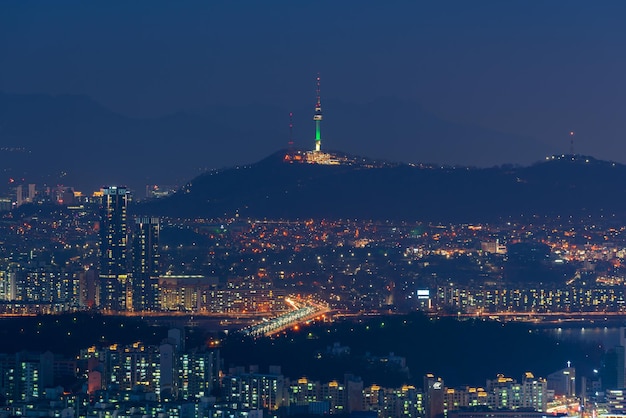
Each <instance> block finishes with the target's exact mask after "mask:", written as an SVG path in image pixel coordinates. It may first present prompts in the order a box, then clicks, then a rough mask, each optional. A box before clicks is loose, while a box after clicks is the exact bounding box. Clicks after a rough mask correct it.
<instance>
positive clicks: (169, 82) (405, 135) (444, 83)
mask: <svg viewBox="0 0 626 418" xmlns="http://www.w3.org/2000/svg"><path fill="white" fill-rule="evenodd" d="M1 7H2V13H1V14H0V57H2V58H1V66H2V77H0V91H2V92H3V93H4V95H2V96H0V99H1V100H0V109H2V111H1V112H0V143H1V144H2V145H3V146H4V147H8V148H11V147H13V148H20V147H25V148H27V149H28V151H29V152H31V153H32V154H31V156H30V157H29V158H30V159H31V160H32V161H33V162H36V164H37V165H38V166H39V165H41V164H43V163H44V162H45V161H46V159H45V158H43V157H42V156H44V155H45V156H46V157H47V158H48V165H49V167H50V170H49V171H50V172H48V173H45V175H47V176H48V177H49V181H50V182H52V181H56V182H64V183H73V184H76V183H78V182H83V183H87V182H89V184H85V185H84V187H85V188H86V187H87V186H89V187H92V188H93V187H99V186H100V185H102V184H109V183H112V182H116V183H120V182H121V183H125V184H133V185H136V187H139V186H138V185H140V184H141V183H153V182H161V183H163V182H164V183H168V184H172V183H177V184H181V183H183V182H184V181H186V180H188V179H190V178H192V177H194V176H195V175H197V174H199V173H200V172H202V171H204V170H206V169H211V168H222V167H228V166H232V165H237V164H248V163H251V162H254V161H257V160H259V159H261V158H262V157H265V156H266V155H268V154H270V153H272V152H274V151H276V150H278V149H280V148H284V147H285V146H286V143H287V141H288V135H289V134H288V128H287V126H288V114H289V112H293V113H294V138H295V143H296V146H298V147H300V148H303V149H309V148H310V147H311V146H312V145H311V144H312V142H311V141H312V139H313V130H312V123H311V116H312V110H313V109H312V108H313V105H314V101H315V93H314V80H315V77H316V75H317V73H320V74H321V77H322V96H323V105H324V112H325V121H324V124H325V127H324V129H325V131H324V139H325V144H326V146H327V149H333V150H341V151H344V152H349V153H351V154H355V155H363V156H367V157H372V158H383V159H387V160H391V161H402V162H413V163H417V162H424V163H439V164H462V165H472V166H491V165H496V164H508V163H512V164H529V163H533V162H536V161H539V160H541V159H543V158H544V157H545V156H547V155H551V154H555V153H568V152H569V150H570V138H569V132H570V131H574V132H575V144H574V147H575V152H577V153H580V154H586V155H592V156H595V157H597V158H601V159H610V160H616V161H618V162H626V159H624V158H623V157H621V156H622V155H625V152H624V151H626V149H625V147H626V145H625V144H626V142H625V141H623V140H622V138H623V132H626V126H624V125H625V122H624V118H622V117H621V116H620V115H621V114H623V112H624V110H625V109H624V104H623V100H622V97H623V95H624V93H626V92H625V89H626V85H625V83H624V78H623V74H624V70H626V68H625V67H626V60H625V59H624V56H623V54H622V51H623V49H624V45H625V42H626V34H624V31H623V28H622V17H623V16H624V14H625V12H626V6H625V5H624V4H623V2H619V1H609V2H601V3H593V4H590V3H588V2H582V1H557V2H548V3H546V2H500V1H481V2H478V3H475V2H471V3H469V2H462V1H449V2H436V3H431V2H411V1H401V2H394V3H392V4H382V3H380V2H374V1H359V2H354V1H348V2H341V3H337V2H333V1H319V2H315V3H314V4H313V3H309V2H289V1H278V2H273V3H272V4H271V5H268V4H266V3H259V2H253V1H242V2H221V1H218V2H200V1H189V2H183V3H178V2H177V3H171V2H165V1H151V2H143V1H139V2H132V3H127V2H107V3H100V2H96V3H94V2H89V3H85V2H80V1H65V0H64V1H61V2H54V3H50V2H45V1H39V2H37V1H32V2H19V1H8V2H3V4H2V6H1ZM7 95H9V96H7ZM14 95H19V96H18V97H15V96H14ZM22 95H50V96H52V97H50V98H48V99H47V100H48V101H46V100H43V99H42V98H41V97H39V98H34V97H32V96H30V97H24V96H22ZM64 95H80V96H85V98H84V100H83V99H77V98H75V99H74V101H72V100H71V99H68V98H67V97H59V96H64ZM42 100H43V102H44V104H42ZM89 100H93V101H94V102H95V103H90V102H89ZM68 102H69V103H68ZM45 103H47V105H48V106H51V107H52V108H53V109H56V110H57V112H58V113H57V115H55V116H54V118H53V119H52V120H50V119H47V118H46V117H44V116H41V115H38V114H37V112H36V110H41V109H42V108H44V109H45V106H46V104H45ZM100 105H101V106H103V108H100V107H98V106H100ZM77 107H78V108H79V109H81V110H82V111H83V112H84V113H80V112H79V113H75V110H73V109H76V108H77ZM29 110H30V111H32V112H31V114H30V116H29V114H28V112H29ZM108 111H111V112H115V113H118V114H119V115H121V118H119V117H112V116H111V115H110V114H109V113H108ZM46 114H48V113H46ZM72 115H74V117H75V118H76V119H78V120H72ZM128 118H130V120H129V119H128ZM136 118H140V120H136ZM146 118H147V119H148V120H146ZM111 119H113V122H111ZM68 120H69V122H73V123H75V124H78V126H81V127H80V128H79V127H76V126H74V127H72V124H71V123H69V124H68ZM107 121H108V122H107ZM81 123H83V124H86V125H87V126H86V127H84V129H83V126H82V125H81ZM33 125H35V126H40V127H41V129H42V130H45V131H46V132H47V133H48V135H44V134H42V132H33V128H34V127H33ZM116 141H117V142H116ZM107 143H110V144H112V145H113V146H115V147H119V146H121V145H122V144H124V145H126V147H127V148H128V149H129V151H127V153H125V154H122V155H111V154H112V153H109V156H108V160H109V163H112V164H115V165H117V166H118V172H120V173H123V176H121V175H120V176H119V177H116V176H115V175H112V174H109V175H108V177H107V176H106V175H105V174H104V172H103V171H104V169H103V168H102V166H101V163H100V162H99V160H100V159H99V158H97V156H98V153H99V152H101V151H102V150H103V149H106V146H107ZM177 145H179V147H178V148H177ZM76 148H79V149H80V153H78V152H73V150H75V149H76ZM179 148H184V150H180V149H179ZM142 151H143V152H144V154H145V155H144V157H145V159H148V160H151V163H152V165H151V166H150V165H148V164H144V162H145V161H143V160H142V159H141V158H140V157H139V156H138V155H136V154H138V153H141V152H142ZM118 154H119V153H118ZM80 155H84V156H87V155H88V156H89V157H93V158H92V159H95V160H97V161H92V162H91V163H90V164H86V163H82V165H81V163H79V162H77V161H76V160H78V159H80V158H79V156H80ZM12 156H13V155H12ZM38 156H39V157H40V158H37V157H38ZM129 159H134V160H135V161H136V165H139V166H141V169H140V170H139V169H136V170H135V171H133V170H131V169H128V168H126V167H127V166H128V164H127V163H126V161H128V160H129ZM9 160H10V159H9ZM90 166H91V167H92V170H91V171H93V174H87V175H86V174H85V171H89V170H88V168H89V167H90ZM157 167H158V168H157ZM16 170H17V169H16ZM31 171H32V170H31ZM60 173H64V174H60ZM29 174H31V173H26V174H24V175H19V177H24V176H26V177H28V175H29ZM32 176H34V173H33V175H32ZM41 176H42V175H41V174H40V173H37V177H39V178H40V177H41ZM124 177H126V178H124ZM70 180H71V181H70ZM81 186H83V185H81Z"/></svg>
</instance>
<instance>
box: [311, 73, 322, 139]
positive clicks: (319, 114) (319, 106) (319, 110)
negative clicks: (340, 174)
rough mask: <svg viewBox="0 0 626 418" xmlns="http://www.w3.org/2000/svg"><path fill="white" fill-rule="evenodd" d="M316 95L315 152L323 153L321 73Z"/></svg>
mask: <svg viewBox="0 0 626 418" xmlns="http://www.w3.org/2000/svg"><path fill="white" fill-rule="evenodd" d="M315 93H316V96H317V101H316V102H315V115H314V116H313V120H314V121H315V151H321V149H322V137H321V125H322V100H321V94H320V73H317V78H316V80H315Z"/></svg>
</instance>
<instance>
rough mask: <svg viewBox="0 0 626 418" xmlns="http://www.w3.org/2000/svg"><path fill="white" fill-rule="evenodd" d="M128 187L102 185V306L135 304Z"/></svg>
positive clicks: (112, 307)
mask: <svg viewBox="0 0 626 418" xmlns="http://www.w3.org/2000/svg"><path fill="white" fill-rule="evenodd" d="M128 199H129V192H128V190H127V189H126V187H117V186H109V187H104V188H102V207H101V209H102V213H101V220H100V256H101V258H100V300H99V303H100V306H101V307H102V308H103V309H106V310H111V311H125V310H129V309H131V308H132V291H131V290H132V289H131V284H130V280H129V275H128V265H127V258H126V256H127V245H128V227H127V219H126V216H127V214H126V211H127V207H128Z"/></svg>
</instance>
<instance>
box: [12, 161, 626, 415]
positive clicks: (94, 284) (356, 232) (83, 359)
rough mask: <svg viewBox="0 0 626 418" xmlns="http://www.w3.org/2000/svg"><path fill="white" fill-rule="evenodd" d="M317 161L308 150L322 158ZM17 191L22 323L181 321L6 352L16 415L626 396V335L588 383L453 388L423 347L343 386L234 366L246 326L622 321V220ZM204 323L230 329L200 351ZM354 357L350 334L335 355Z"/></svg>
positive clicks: (15, 303) (530, 376)
mask: <svg viewBox="0 0 626 418" xmlns="http://www.w3.org/2000/svg"><path fill="white" fill-rule="evenodd" d="M318 152H319V151H318ZM292 155H294V153H291V154H289V153H288V154H286V158H285V163H292V160H293V158H288V157H290V156H292ZM298 155H303V156H305V157H304V158H305V162H306V154H298ZM325 161H326V162H328V161H331V162H330V163H331V164H341V163H346V162H345V161H339V160H338V159H336V158H330V157H328V158H326V159H325ZM337 161H338V162H337ZM349 163H351V164H352V163H353V162H349ZM315 164H320V160H319V159H317V160H315ZM158 189H159V188H157V187H152V188H150V190H148V191H151V190H158ZM14 193H15V194H14V195H12V196H9V197H7V198H6V200H7V206H9V205H10V207H7V208H6V209H10V210H7V211H5V212H4V214H3V218H2V224H1V225H0V228H1V229H2V236H3V237H4V239H3V241H2V243H1V249H2V269H1V270H0V298H1V303H0V306H1V309H2V314H3V315H4V316H5V317H6V319H4V321H11V320H18V319H16V317H22V318H28V317H33V316H34V318H38V317H41V315H44V316H43V317H41V318H46V317H49V316H50V315H52V318H54V317H55V316H59V315H60V316H61V317H67V316H68V315H77V314H81V315H84V314H88V315H94V314H96V313H104V314H106V315H107V316H111V317H114V318H124V317H127V318H144V319H145V320H149V321H152V323H153V324H154V325H153V326H162V325H164V324H174V328H171V329H170V330H169V332H167V336H166V337H164V338H163V339H162V340H161V342H160V343H156V344H149V343H147V342H144V341H142V340H137V341H134V342H129V343H126V344H124V343H118V342H116V341H114V339H112V338H109V337H105V336H104V335H103V336H102V337H101V338H99V341H95V344H94V345H91V346H88V345H85V346H82V347H73V349H74V350H75V351H76V354H74V355H67V354H62V353H52V352H51V351H49V350H48V351H44V352H37V351H24V350H20V351H17V352H15V353H5V354H2V363H0V367H2V371H3V373H2V375H3V376H4V378H3V380H2V385H1V387H2V390H3V393H2V396H3V399H5V404H6V406H5V409H4V411H5V412H3V414H5V415H7V414H8V415H7V416H14V415H24V416H38V414H39V415H41V414H43V415H47V414H56V415H58V416H136V415H137V416H139V415H157V414H167V416H215V417H218V416H219V417H222V416H248V415H253V416H254V415H255V414H269V415H268V416H275V415H280V416H284V415H285V414H286V415H302V414H312V415H319V414H322V415H323V414H340V415H341V414H357V413H361V414H364V413H369V414H372V416H378V417H381V418H383V417H403V416H408V417H428V418H431V417H432V418H434V417H437V416H440V415H441V414H446V415H449V416H451V417H454V416H460V417H461V416H465V415H463V414H469V413H470V412H468V411H470V410H471V416H478V415H477V414H483V415H480V416H488V415H489V414H491V415H489V416H492V415H493V414H495V413H496V412H495V411H500V412H498V414H511V412H506V411H523V413H524V414H525V415H524V416H542V415H544V414H545V413H560V414H566V413H570V414H581V413H582V414H584V413H586V411H587V409H588V410H589V411H594V413H601V412H602V411H606V412H609V413H614V412H616V411H619V410H620V408H622V405H623V401H622V400H621V399H623V397H621V395H620V394H619V393H618V392H617V391H616V390H617V389H620V388H621V387H623V386H624V374H623V373H619V371H618V370H621V369H623V364H624V360H623V359H624V349H623V346H621V345H616V346H615V347H612V346H607V347H604V348H603V349H604V350H605V352H604V355H603V358H602V360H601V362H600V363H598V364H594V365H593V367H597V368H598V369H601V370H600V371H598V370H595V371H594V373H592V375H590V376H585V375H582V376H579V377H578V379H577V378H576V368H575V365H573V366H570V364H569V362H568V364H567V365H565V364H564V363H560V364H558V363H557V364H554V365H553V370H552V371H551V372H550V373H549V374H546V375H545V376H544V377H541V376H537V377H536V376H535V374H534V372H533V371H527V372H525V373H524V375H523V376H520V377H507V376H505V375H502V374H498V373H499V371H498V370H494V371H493V376H494V377H493V378H492V379H488V380H487V381H486V383H484V384H482V383H481V382H470V386H461V387H459V386H447V385H445V384H444V382H445V378H446V376H436V375H434V374H426V375H424V377H423V379H422V381H419V379H417V380H416V378H415V377H414V376H413V377H411V378H409V372H408V370H409V369H408V365H407V359H406V358H405V357H403V356H400V355H395V354H394V353H393V352H391V353H388V354H384V353H377V356H376V357H374V356H373V354H369V353H368V354H366V356H365V357H364V358H366V359H367V362H369V363H370V364H371V363H372V362H374V364H385V368H384V370H387V371H386V372H385V373H388V372H389V370H388V369H389V368H392V370H393V373H400V375H401V376H404V378H400V380H396V381H393V382H390V383H391V384H393V383H397V382H401V384H400V383H397V384H399V386H381V385H380V384H377V383H376V381H375V380H376V379H375V378H374V380H373V381H370V380H366V381H364V380H363V378H362V377H361V376H358V375H354V374H345V375H337V376H334V377H333V380H330V381H323V380H313V379H312V378H307V377H305V376H304V375H284V374H282V372H281V364H275V365H269V366H265V365H263V366H262V367H269V369H266V370H261V369H260V366H259V365H254V364H250V363H247V362H246V361H245V359H240V360H239V363H238V364H234V363H232V359H229V363H225V362H224V359H223V357H222V356H223V355H225V354H226V353H222V350H223V348H222V347H221V345H220V343H222V344H223V343H224V342H225V341H226V340H225V339H227V338H233V336H236V335H240V336H241V338H253V339H259V338H285V337H287V338H289V337H288V336H289V335H290V334H291V333H293V332H298V330H299V328H300V327H305V328H308V327H312V328H311V329H312V330H314V329H315V327H319V326H321V327H324V326H326V327H328V326H332V325H330V324H332V323H334V322H337V321H339V323H342V322H346V321H347V322H353V321H359V322H360V321H362V320H363V319H365V320H367V318H377V317H379V318H385V317H388V316H389V315H391V316H392V317H393V316H397V317H403V315H406V314H409V313H411V312H415V311H418V312H422V314H423V315H426V316H427V317H429V318H430V320H438V319H439V320H441V318H445V317H451V318H455V319H458V320H461V321H475V320H477V319H480V320H487V321H500V322H502V323H507V322H509V321H523V322H528V323H536V324H554V326H561V325H563V326H565V325H566V324H567V323H568V321H572V320H574V321H584V323H591V324H592V326H593V323H594V322H597V323H598V326H600V325H601V324H604V323H607V321H613V322H612V323H614V324H617V323H619V320H621V318H623V315H624V314H625V310H626V307H625V301H626V295H625V291H624V278H625V276H624V270H623V267H622V264H623V262H624V258H625V257H626V242H625V241H624V232H625V229H624V227H623V226H620V224H619V222H617V221H616V220H615V219H613V218H612V217H606V218H604V217H600V218H597V219H595V218H589V219H583V220H580V219H575V218H570V217H566V218H560V217H556V218H550V217H540V216H535V217H533V218H532V219H531V220H530V222H528V221H524V220H523V219H522V220H520V219H518V220H513V219H503V220H501V221H500V222H497V223H476V224H434V223H421V222H414V223H409V222H397V221H382V222H381V221H358V220H349V219H346V220H337V219H335V220H324V219H320V220H315V219H307V220H302V221H298V220H268V219H241V218H240V217H238V216H235V217H232V218H224V219H199V218H195V219H184V218H171V217H157V216H147V215H140V214H138V213H140V211H141V207H142V206H141V203H142V202H141V201H136V200H135V199H133V194H132V192H131V191H130V190H129V189H127V188H126V187H122V186H108V187H104V188H102V189H101V190H100V191H98V192H96V193H94V194H93V195H90V196H86V195H83V194H81V193H77V192H74V191H73V190H72V189H71V188H63V189H62V190H61V191H59V190H58V189H56V190H55V189H52V190H51V189H44V190H40V189H38V188H37V186H36V185H34V184H31V185H18V186H17V187H15V188H14ZM166 195H167V193H165V197H164V196H160V195H154V196H151V198H152V199H158V198H166ZM137 200H141V199H137ZM135 213H137V214H135ZM11 318H14V319H11ZM75 320H76V317H74V321H75ZM405 322H406V321H405ZM307 324H308V326H307ZM316 324H317V325H316ZM324 324H326V325H324ZM41 326H42V323H41V322H40V323H39V327H41ZM189 327H192V328H198V327H199V328H200V329H204V331H205V332H208V334H204V335H210V336H209V337H205V338H206V341H204V343H202V342H201V343H200V345H199V346H191V347H186V346H185V337H184V335H185V329H186V328H187V329H189ZM22 330H23V329H22ZM38 332H39V331H37V333H38ZM223 332H227V334H224V333H223ZM155 334H156V333H155ZM228 334H230V336H229V335H228ZM69 336H70V332H68V337H69ZM235 338H237V337H235ZM87 343H88V342H87V341H85V344H87ZM350 351H351V347H350V346H346V345H341V343H340V342H335V343H333V344H331V345H329V346H327V348H326V350H325V351H320V352H319V354H318V355H317V356H322V357H323V356H330V357H332V358H341V357H342V356H346V355H349V354H350ZM320 358H321V357H320ZM229 364H230V365H229ZM611 365H612V366H611ZM588 366H589V365H586V367H587V368H588ZM496 375H497V376H496ZM382 376H383V375H381V376H379V379H381V380H383V379H384V378H383V377H382ZM368 379H370V378H368ZM381 380H379V382H380V381H381ZM62 382H66V383H65V386H64V384H63V383H62ZM67 382H71V384H70V385H69V386H68V385H67ZM420 384H421V386H420ZM471 385H473V386H471ZM468 408H470V409H468ZM533 411H534V412H533ZM519 413H522V412H519ZM519 413H518V415H515V416H521V415H519ZM485 414H486V415H485ZM533 414H535V415H533ZM164 416H165V415H164ZM503 416H504V415H503ZM506 416H510V415H506Z"/></svg>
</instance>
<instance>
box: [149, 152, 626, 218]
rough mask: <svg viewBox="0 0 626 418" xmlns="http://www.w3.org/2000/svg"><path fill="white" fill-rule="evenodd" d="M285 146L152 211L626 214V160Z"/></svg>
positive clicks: (196, 184) (194, 184)
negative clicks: (328, 158) (430, 158)
mask: <svg viewBox="0 0 626 418" xmlns="http://www.w3.org/2000/svg"><path fill="white" fill-rule="evenodd" d="M283 156H284V151H281V152H277V153H275V154H272V155H270V156H269V157H267V158H265V159H263V160H261V161H259V162H258V163H256V164H251V165H247V166H242V167H236V168H232V169H227V170H220V171H215V172H211V173H206V174H203V175H201V176H199V177H197V178H195V179H194V180H192V181H191V182H190V183H188V184H187V185H186V186H185V187H184V188H183V189H182V190H181V191H180V192H178V193H177V194H175V195H173V196H171V197H169V198H166V199H162V200H156V201H149V202H146V203H144V204H143V205H141V206H139V207H138V208H137V211H139V212H142V213H146V214H148V213H149V214H155V215H167V216H181V217H208V218H219V217H224V216H226V217H229V216H234V215H235V214H239V215H240V216H243V217H253V218H272V219H278V218H282V219H307V218H330V219H339V218H343V219H346V218H351V219H354V218H357V219H373V220H406V221H434V222H478V221H489V220H494V219H497V218H502V217H507V216H515V217H518V216H532V215H542V216H543V215H553V216H569V215H573V216H586V215H607V216H609V215H611V214H618V215H620V216H621V215H623V214H624V213H626V211H625V209H626V205H625V204H626V183H625V182H624V181H623V179H624V178H626V166H624V165H622V164H618V163H612V162H606V161H600V160H596V159H593V158H592V157H585V156H559V157H554V158H552V159H550V160H548V161H544V162H541V163H536V164H534V165H531V166H525V167H517V166H500V167H492V168H467V167H454V166H448V167H446V166H442V167H439V166H432V165H422V166H411V165H407V164H385V165H381V166H379V167H377V168H364V167H363V166H359V165H354V166H349V165H344V166H324V165H316V164H288V163H284V162H283V161H282V157H283Z"/></svg>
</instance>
